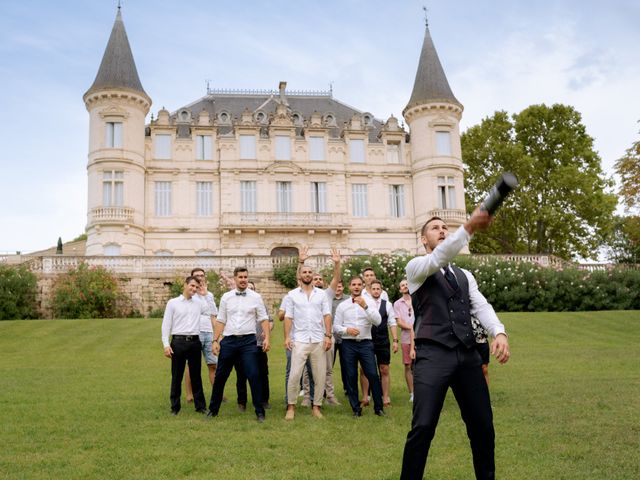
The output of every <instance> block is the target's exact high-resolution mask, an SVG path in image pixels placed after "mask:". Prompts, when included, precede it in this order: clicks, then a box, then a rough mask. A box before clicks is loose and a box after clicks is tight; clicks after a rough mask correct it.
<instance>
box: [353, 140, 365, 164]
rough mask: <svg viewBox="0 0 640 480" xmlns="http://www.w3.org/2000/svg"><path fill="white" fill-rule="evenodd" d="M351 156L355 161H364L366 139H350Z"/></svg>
mask: <svg viewBox="0 0 640 480" xmlns="http://www.w3.org/2000/svg"><path fill="white" fill-rule="evenodd" d="M349 158H350V159H351V162H353V163H364V160H365V154H364V140H359V139H354V140H349Z"/></svg>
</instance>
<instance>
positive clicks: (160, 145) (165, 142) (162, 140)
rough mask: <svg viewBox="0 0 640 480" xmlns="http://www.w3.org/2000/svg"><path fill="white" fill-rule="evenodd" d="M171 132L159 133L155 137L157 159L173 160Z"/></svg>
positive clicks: (155, 155)
mask: <svg viewBox="0 0 640 480" xmlns="http://www.w3.org/2000/svg"><path fill="white" fill-rule="evenodd" d="M171 150H172V145H171V134H168V133H158V134H156V136H155V139H154V158H155V159H157V160H171V157H172V152H171Z"/></svg>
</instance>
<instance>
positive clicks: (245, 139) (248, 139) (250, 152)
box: [240, 135, 256, 160]
mask: <svg viewBox="0 0 640 480" xmlns="http://www.w3.org/2000/svg"><path fill="white" fill-rule="evenodd" d="M255 158H256V136H255V135H240V159H241V160H253V159H255Z"/></svg>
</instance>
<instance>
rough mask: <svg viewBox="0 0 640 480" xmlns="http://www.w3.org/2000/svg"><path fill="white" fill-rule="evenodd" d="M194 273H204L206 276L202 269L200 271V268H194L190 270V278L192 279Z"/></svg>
mask: <svg viewBox="0 0 640 480" xmlns="http://www.w3.org/2000/svg"><path fill="white" fill-rule="evenodd" d="M196 272H202V273H204V274H205V275H206V274H207V272H205V271H204V269H202V268H200V267H196V268H194V269H193V270H191V276H192V277H193V275H194V273H196Z"/></svg>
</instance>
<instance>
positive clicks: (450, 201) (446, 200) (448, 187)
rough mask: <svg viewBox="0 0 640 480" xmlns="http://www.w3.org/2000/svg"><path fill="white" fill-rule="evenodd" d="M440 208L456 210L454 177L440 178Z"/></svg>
mask: <svg viewBox="0 0 640 480" xmlns="http://www.w3.org/2000/svg"><path fill="white" fill-rule="evenodd" d="M438 208H456V187H455V178H454V177H438Z"/></svg>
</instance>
